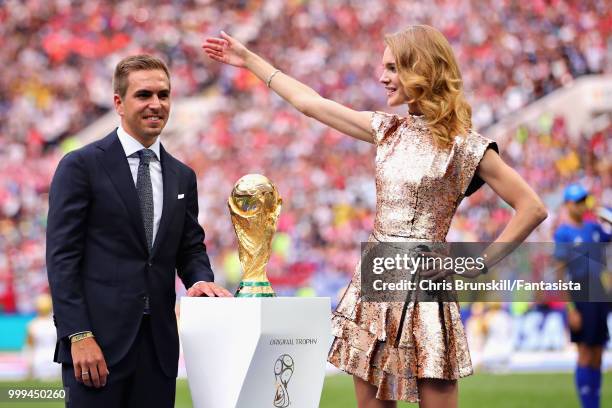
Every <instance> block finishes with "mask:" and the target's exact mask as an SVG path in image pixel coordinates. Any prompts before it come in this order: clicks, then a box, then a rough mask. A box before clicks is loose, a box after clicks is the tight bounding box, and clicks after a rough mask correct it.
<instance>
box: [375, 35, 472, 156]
mask: <svg viewBox="0 0 612 408" xmlns="http://www.w3.org/2000/svg"><path fill="white" fill-rule="evenodd" d="M385 43H386V44H387V46H388V47H389V49H390V50H391V52H392V54H393V56H394V57H395V62H396V65H397V70H398V75H399V80H400V82H401V84H402V86H403V88H404V92H405V93H406V95H407V96H408V100H409V102H410V104H413V105H414V106H415V107H417V108H418V109H419V110H420V111H421V112H422V113H423V115H424V118H425V121H426V122H427V125H428V127H429V129H430V131H431V133H432V134H433V136H434V139H435V141H436V142H437V143H438V144H439V145H440V146H449V145H450V144H452V142H453V138H454V137H455V136H456V135H459V134H466V133H467V132H469V130H470V129H471V127H472V108H471V107H470V105H469V104H468V103H467V101H466V100H465V97H464V95H463V80H462V79H461V72H460V71H459V66H458V65H457V60H456V59H455V55H454V53H453V50H452V48H451V46H450V44H449V43H448V41H447V40H446V38H445V37H444V35H442V33H440V32H439V31H438V30H436V29H435V28H433V27H430V26H427V25H413V26H410V27H408V28H407V29H405V30H404V31H400V32H398V33H395V34H390V35H387V36H385Z"/></svg>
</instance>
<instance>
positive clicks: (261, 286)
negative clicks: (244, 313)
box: [235, 281, 276, 298]
mask: <svg viewBox="0 0 612 408" xmlns="http://www.w3.org/2000/svg"><path fill="white" fill-rule="evenodd" d="M275 296H276V294H275V293H274V290H272V285H270V282H253V281H242V282H240V286H238V289H237V290H236V294H235V297H243V298H244V297H251V298H252V297H256V298H258V297H275Z"/></svg>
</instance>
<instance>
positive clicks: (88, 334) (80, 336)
mask: <svg viewBox="0 0 612 408" xmlns="http://www.w3.org/2000/svg"><path fill="white" fill-rule="evenodd" d="M90 337H94V335H93V333H92V332H90V331H87V332H83V333H79V334H75V335H74V336H72V337H70V342H71V343H76V342H77V341H81V340H83V339H87V338H90Z"/></svg>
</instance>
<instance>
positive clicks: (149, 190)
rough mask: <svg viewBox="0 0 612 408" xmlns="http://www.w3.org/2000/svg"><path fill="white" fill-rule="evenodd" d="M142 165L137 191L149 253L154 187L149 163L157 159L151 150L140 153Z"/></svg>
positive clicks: (137, 179) (151, 239)
mask: <svg viewBox="0 0 612 408" xmlns="http://www.w3.org/2000/svg"><path fill="white" fill-rule="evenodd" d="M138 157H139V158H140V164H138V176H137V178H136V191H137V192H138V199H139V201H140V213H141V214H142V221H143V222H144V229H145V234H146V236H147V244H148V246H149V251H150V250H151V248H152V246H153V186H152V184H151V172H150V171H149V162H150V161H151V159H153V158H154V157H155V153H154V152H153V150H151V149H142V150H140V151H138Z"/></svg>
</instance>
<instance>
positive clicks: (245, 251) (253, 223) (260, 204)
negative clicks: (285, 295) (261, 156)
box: [228, 174, 283, 297]
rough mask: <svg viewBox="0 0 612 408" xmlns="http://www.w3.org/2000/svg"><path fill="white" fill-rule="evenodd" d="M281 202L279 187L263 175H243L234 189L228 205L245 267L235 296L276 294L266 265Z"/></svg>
mask: <svg viewBox="0 0 612 408" xmlns="http://www.w3.org/2000/svg"><path fill="white" fill-rule="evenodd" d="M282 202H283V200H282V199H281V197H280V195H279V194H278V191H277V190H276V186H275V185H274V184H272V182H271V181H270V180H268V178H267V177H265V176H262V175H261V174H247V175H246V176H243V177H241V178H240V180H238V181H237V182H236V184H235V185H234V188H233V189H232V194H231V195H230V197H229V199H228V205H229V210H230V214H231V217H232V224H233V225H234V231H236V237H237V238H238V256H239V258H240V265H241V266H242V280H241V281H240V286H238V289H237V290H236V297H272V296H275V295H274V291H273V290H272V286H271V285H270V281H268V277H267V276H266V264H267V263H268V260H269V259H270V251H271V244H272V237H273V236H274V233H275V232H276V221H277V220H278V215H279V214H280V210H281V204H282Z"/></svg>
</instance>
